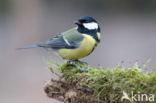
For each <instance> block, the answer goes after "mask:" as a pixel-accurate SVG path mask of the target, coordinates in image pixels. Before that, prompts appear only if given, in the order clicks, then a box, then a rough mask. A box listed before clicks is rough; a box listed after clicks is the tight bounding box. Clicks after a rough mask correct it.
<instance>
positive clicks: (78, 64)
mask: <svg viewBox="0 0 156 103" xmlns="http://www.w3.org/2000/svg"><path fill="white" fill-rule="evenodd" d="M67 64H68V65H70V66H74V67H76V68H77V69H79V70H80V71H88V70H89V67H88V64H87V63H86V62H82V61H79V60H70V61H68V62H67Z"/></svg>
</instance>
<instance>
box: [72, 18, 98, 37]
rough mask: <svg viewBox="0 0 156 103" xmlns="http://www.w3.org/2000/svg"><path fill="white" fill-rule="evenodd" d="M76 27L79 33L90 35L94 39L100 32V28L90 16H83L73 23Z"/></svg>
mask: <svg viewBox="0 0 156 103" xmlns="http://www.w3.org/2000/svg"><path fill="white" fill-rule="evenodd" d="M75 24H76V25H77V26H78V29H77V30H78V31H79V32H80V33H85V34H89V35H92V36H93V37H94V38H95V39H96V35H97V32H100V27H99V25H98V23H97V21H96V20H95V19H94V18H93V17H90V16H83V17H81V18H79V19H78V21H76V22H75Z"/></svg>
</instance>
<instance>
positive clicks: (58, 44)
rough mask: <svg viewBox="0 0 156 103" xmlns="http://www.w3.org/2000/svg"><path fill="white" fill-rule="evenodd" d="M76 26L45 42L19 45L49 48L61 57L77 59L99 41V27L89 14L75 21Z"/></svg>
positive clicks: (88, 52)
mask: <svg viewBox="0 0 156 103" xmlns="http://www.w3.org/2000/svg"><path fill="white" fill-rule="evenodd" d="M75 24H76V25H77V27H74V28H72V29H70V30H68V31H65V32H63V33H61V34H60V35H58V36H55V37H53V38H51V39H50V40H48V41H47V42H45V43H42V44H38V45H32V46H26V47H21V48H18V49H27V48H40V47H42V48H46V49H47V48H51V49H53V50H55V51H56V52H57V53H58V54H59V55H60V56H61V57H62V58H63V59H68V60H78V59H80V58H83V57H85V56H88V55H89V54H90V53H92V52H93V50H94V48H95V47H96V46H97V44H98V43H99V42H100V27H99V25H98V23H97V21H96V20H95V19H94V18H93V17H90V16H83V17H81V18H79V19H78V21H76V22H75Z"/></svg>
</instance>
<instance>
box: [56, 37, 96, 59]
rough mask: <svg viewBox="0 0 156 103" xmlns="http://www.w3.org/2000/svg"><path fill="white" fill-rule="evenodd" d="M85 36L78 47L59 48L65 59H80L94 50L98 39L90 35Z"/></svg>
mask: <svg viewBox="0 0 156 103" xmlns="http://www.w3.org/2000/svg"><path fill="white" fill-rule="evenodd" d="M83 36H84V39H83V41H82V42H81V44H80V46H79V47H78V48H75V49H59V50H58V53H59V55H60V56H61V57H62V58H64V59H80V58H83V57H85V56H87V55H89V54H90V53H91V52H92V51H93V49H94V47H95V45H96V41H95V40H94V39H93V38H92V37H91V36H89V35H86V34H83Z"/></svg>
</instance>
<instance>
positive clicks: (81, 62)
mask: <svg viewBox="0 0 156 103" xmlns="http://www.w3.org/2000/svg"><path fill="white" fill-rule="evenodd" d="M73 61H75V62H78V63H80V64H86V65H88V63H87V62H84V61H81V60H78V59H75V60H73Z"/></svg>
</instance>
